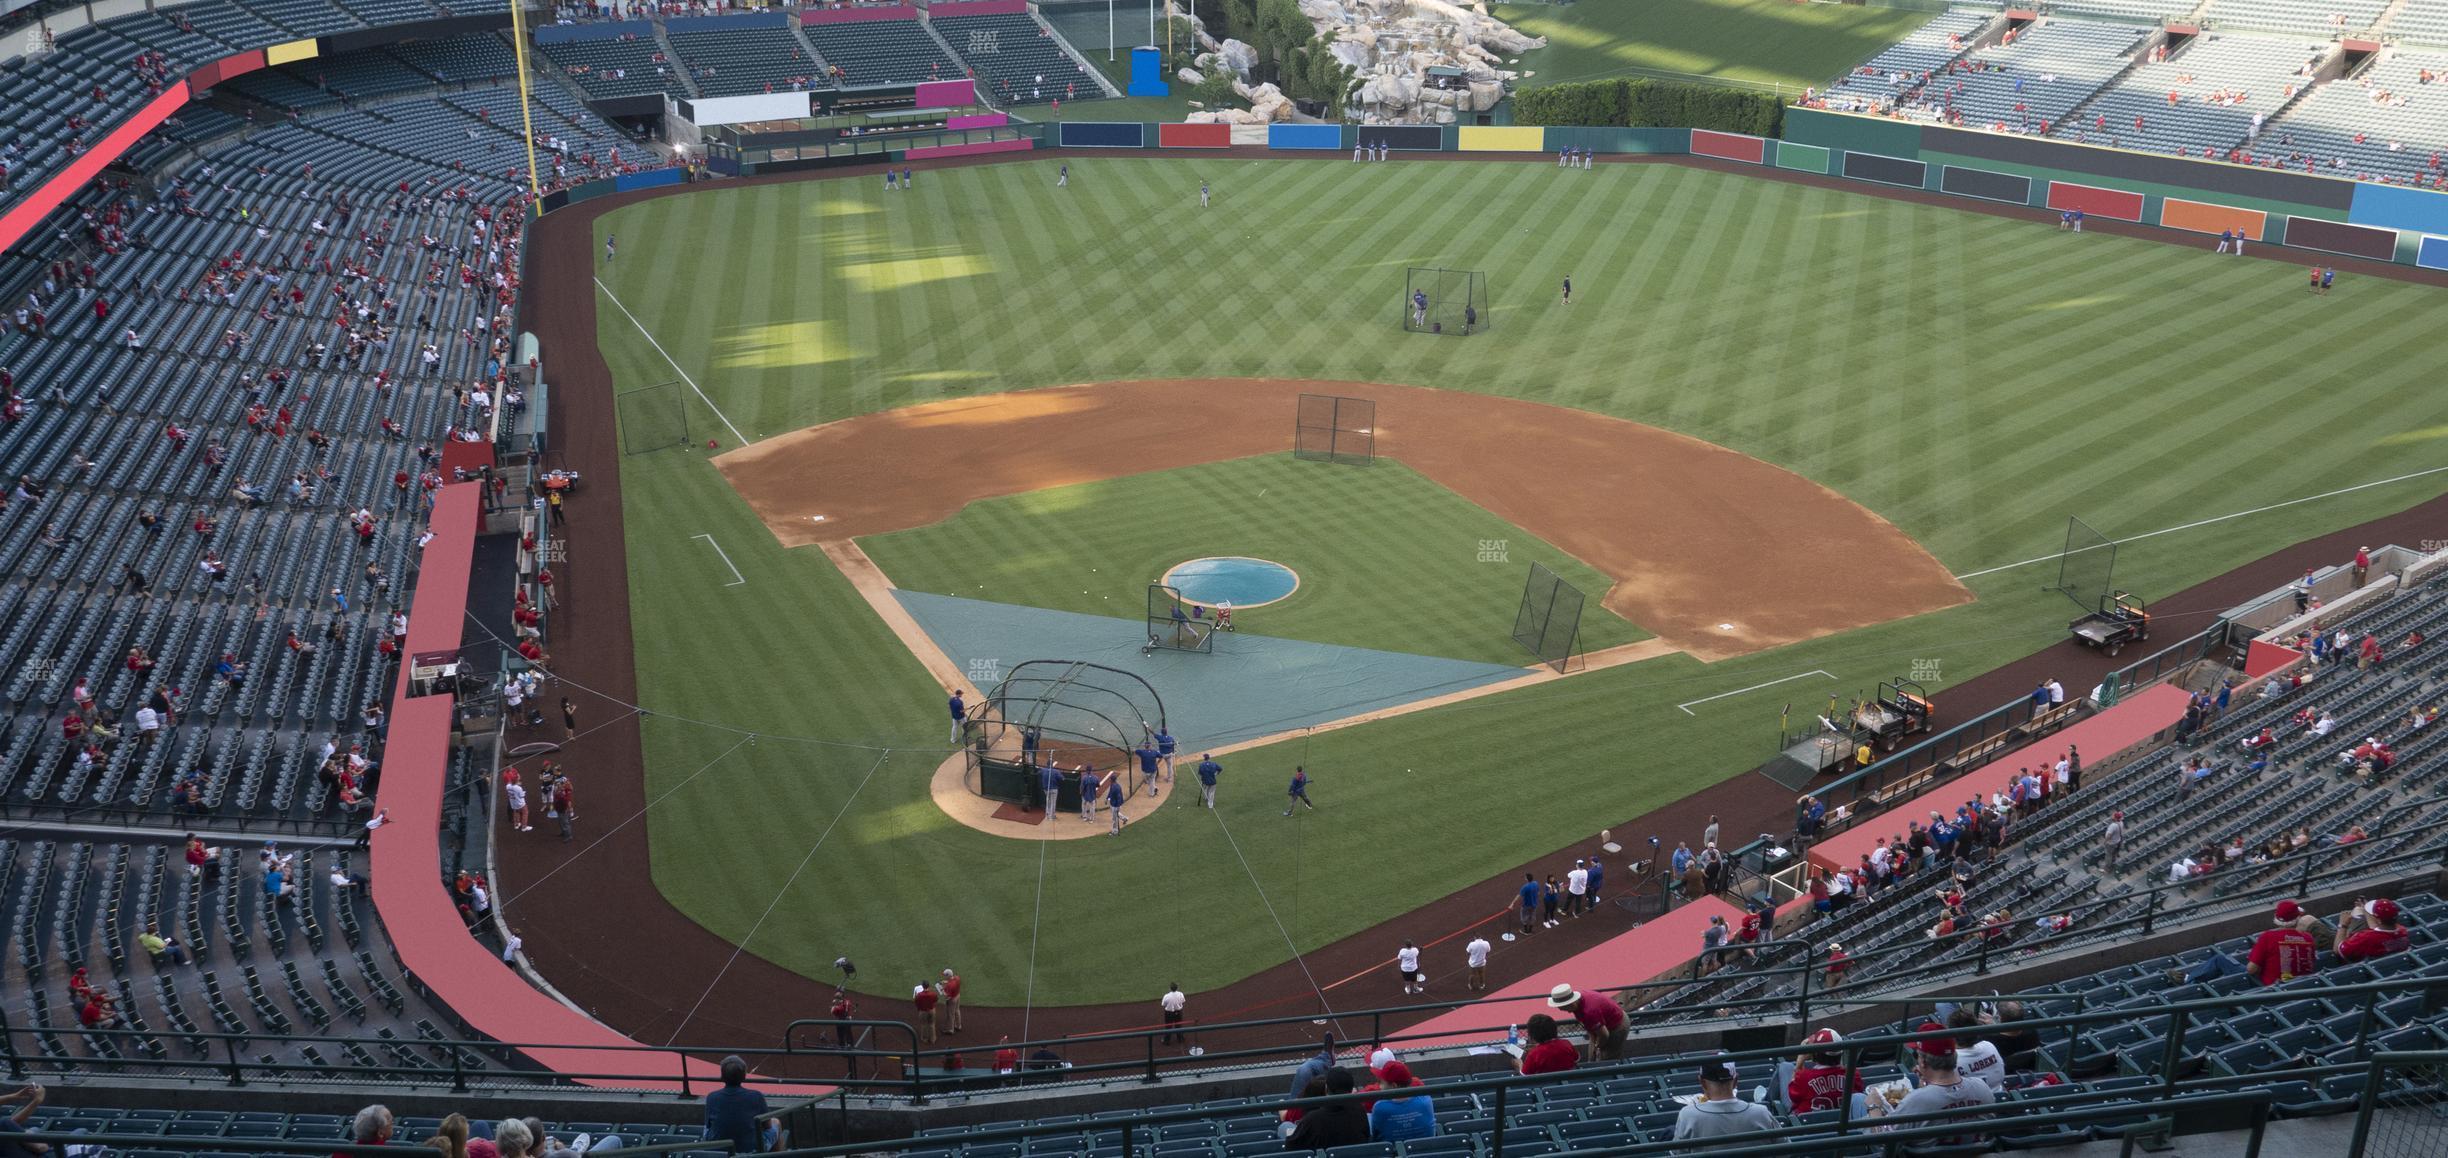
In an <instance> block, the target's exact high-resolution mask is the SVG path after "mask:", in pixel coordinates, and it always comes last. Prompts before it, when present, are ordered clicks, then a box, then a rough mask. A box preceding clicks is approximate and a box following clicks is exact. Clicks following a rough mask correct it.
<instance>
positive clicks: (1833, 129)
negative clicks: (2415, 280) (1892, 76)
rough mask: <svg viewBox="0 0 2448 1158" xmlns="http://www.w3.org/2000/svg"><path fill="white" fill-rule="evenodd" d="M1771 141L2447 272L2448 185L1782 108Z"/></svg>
mask: <svg viewBox="0 0 2448 1158" xmlns="http://www.w3.org/2000/svg"><path fill="white" fill-rule="evenodd" d="M1773 144H1774V145H1775V146H1776V147H1775V148H1774V149H1772V150H1771V151H1770V153H1769V157H1768V159H1767V160H1766V161H1765V162H1764V163H1766V164H1771V165H1775V166H1777V167H1779V168H1786V169H1798V170H1801V171H1804V172H1811V173H1825V174H1828V175H1831V176H1836V177H1844V178H1849V179H1852V180H1856V181H1863V182H1868V183H1872V184H1878V185H1886V186H1891V187H1903V188H1919V189H1922V190H1924V191H1927V192H1931V193H1941V194H1945V195H1948V196H1952V197H1963V198H1967V199H1972V200H1979V201H1988V202H1993V203H2004V204H2010V205H2027V206H2031V207H2033V208H2035V209H2054V210H2057V211H2059V212H2064V211H2067V210H2075V209H2079V210H2081V211H2082V212H2083V213H2084V214H2085V215H2087V216H2090V217H2094V218H2102V219H2108V220H2116V221H2130V222H2135V223H2139V224H2144V225H2156V226H2160V227H2162V228H2166V229H2176V230H2183V231H2185V232H2189V233H2199V234H2208V235H2212V236H2215V235H2217V234H2218V233H2220V232H2222V231H2229V230H2233V231H2240V232H2242V233H2243V234H2244V236H2246V237H2248V238H2251V239H2252V240H2255V241H2259V242H2263V243H2266V244H2279V245H2287V246H2291V247H2294V248H2298V249H2305V250H2310V251H2313V252H2315V253H2323V254H2341V255H2345V256H2351V257H2360V258H2366V259H2369V260H2374V261H2393V262H2399V263H2402V264H2408V265H2422V266H2425V267H2427V268H2434V269H2439V268H2448V240H2443V239H2448V194H2444V193H2436V192H2432V191H2430V190H2427V189H2414V188H2407V187H2404V186H2396V185H2375V184H2370V183H2367V182H2361V181H2348V180H2344V179H2341V178H2337V177H2323V176H2319V175H2317V174H2312V173H2290V172H2284V171H2280V170H2276V169H2267V168H2263V167H2260V166H2257V165H2237V164H2231V163H2228V162H2225V161H2210V160H2196V159H2191V158H2185V157H2170V156H2165V155H2162V154H2158V153H2144V152H2138V151H2136V150H2132V149H2111V148H2104V147H2101V146H2097V145H2082V144H2075V143H2072V142H2067V141H2053V140H2046V139H2042V138H2034V137H2025V136H2020V135H2017V134H2013V133H1988V132H1978V131H1973V130H1967V129H1955V128H1948V127H1946V126H1943V125H1924V124H1918V123H1915V122H1911V121H1898V120H1892V119H1889V118H1885V117H1872V116H1863V115H1860V114H1855V113H1835V112H1828V111H1826V110H1823V109H1805V108H1795V109H1788V110H1786V115H1785V138H1784V139H1783V140H1781V141H1777V142H1773ZM1694 151H1695V152H1698V151H1700V150H1698V149H1694ZM1712 155H1723V154H1722V153H1718V154H1712Z"/></svg>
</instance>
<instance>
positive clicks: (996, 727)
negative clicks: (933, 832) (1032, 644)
mask: <svg viewBox="0 0 2448 1158" xmlns="http://www.w3.org/2000/svg"><path fill="white" fill-rule="evenodd" d="M970 720H971V723H972V727H971V729H970V736H971V740H970V743H969V746H968V759H969V788H970V790H971V791H973V792H976V793H977V794H978V795H980V796H984V797H986V798H988V799H990V800H1001V801H1004V802H1006V803H1011V804H1019V805H1025V806H1031V807H1043V806H1045V805H1046V804H1048V803H1051V804H1052V805H1054V806H1055V807H1056V808H1057V809H1061V808H1072V807H1077V806H1078V804H1079V794H1080V792H1081V791H1083V790H1086V789H1092V788H1093V787H1094V786H1095V785H1096V784H1097V783H1098V782H1099V781H1100V780H1101V778H1102V777H1104V776H1105V775H1106V774H1108V773H1111V774H1112V775H1114V776H1116V777H1118V778H1120V779H1121V781H1122V790H1123V793H1124V795H1131V794H1134V793H1136V792H1138V790H1139V787H1140V784H1139V765H1138V762H1137V761H1136V760H1134V759H1132V758H1131V753H1132V750H1133V749H1135V748H1137V747H1138V746H1139V745H1140V744H1142V743H1145V742H1148V741H1149V740H1150V739H1151V738H1153V737H1154V736H1155V735H1156V733H1157V732H1159V731H1162V730H1164V727H1165V714H1164V700H1163V698H1162V697H1160V696H1158V695H1157V694H1156V689H1155V688H1152V687H1150V686H1148V682H1147V681H1146V680H1143V679H1140V678H1139V677H1138V676H1135V675H1132V674H1131V673H1129V672H1126V671H1123V670H1121V669H1119V668H1110V667H1106V666H1104V665H1102V664H1093V663H1088V662H1085V661H1082V660H1072V659H1032V660H1027V661H1024V662H1022V663H1020V664H1018V665H1016V666H1014V667H1013V668H1012V669H1011V674H1010V675H1008V676H1005V677H1004V678H1003V682H1001V683H999V684H996V685H995V686H994V690H993V691H991V692H988V693H987V695H986V702H985V703H983V704H981V705H979V706H978V708H977V710H975V711H973V712H972V713H971V714H970ZM1048 765H1051V766H1052V767H1053V768H1054V770H1055V777H1056V787H1055V795H1054V798H1053V799H1052V800H1051V801H1049V800H1047V799H1046V795H1045V778H1044V772H1043V769H1044V768H1045V767H1046V766H1048Z"/></svg>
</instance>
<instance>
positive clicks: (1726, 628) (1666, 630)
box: [714, 378, 1972, 660]
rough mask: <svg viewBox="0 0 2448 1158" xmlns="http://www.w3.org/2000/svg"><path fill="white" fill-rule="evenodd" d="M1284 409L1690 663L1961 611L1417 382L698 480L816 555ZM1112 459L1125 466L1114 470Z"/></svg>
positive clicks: (843, 443)
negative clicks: (1599, 583)
mask: <svg viewBox="0 0 2448 1158" xmlns="http://www.w3.org/2000/svg"><path fill="white" fill-rule="evenodd" d="M1302 394H1339V395H1345V396H1354V397H1361V398H1368V399H1372V400H1374V401H1375V402H1376V403H1377V420H1378V427H1377V430H1376V451H1377V453H1378V454H1380V455H1383V456H1386V457H1390V458H1395V459H1399V460H1401V461H1402V463H1403V464H1404V465H1406V466H1409V467H1410V468H1411V469H1413V470H1416V471H1418V472H1420V473H1421V474H1424V475H1426V476H1428V477H1429V478H1431V479H1434V480H1436V482H1438V483H1439V484H1441V485H1443V486H1444V487H1446V488H1447V489H1449V490H1452V491H1453V492H1455V493H1456V494H1459V495H1461V496H1462V497H1464V498H1466V499H1469V500H1471V501H1472V502H1475V503H1477V504H1479V505H1480V506H1482V507H1484V508H1486V509H1487V510H1488V511H1489V512H1491V513H1493V514H1495V515H1497V516H1498V517H1500V518H1503V519H1506V520H1509V521H1510V522H1512V523H1513V524H1514V525H1516V526H1519V527H1521V528H1522V529H1523V530H1525V531H1528V532H1530V533H1531V534H1533V535H1537V536H1539V537H1540V538H1543V539H1545V540H1547V541H1548V542H1549V543H1552V544H1554V545H1555V546H1557V547H1559V548H1562V549H1563V550H1565V551H1568V552H1570V553H1572V554H1573V555H1574V556H1575V557H1576V558H1578V559H1580V560H1581V561H1582V562H1584V563H1587V564H1589V565H1590V566H1592V567H1595V568H1597V569H1598V570H1600V571H1602V572H1604V573H1606V574H1607V575H1610V576H1612V577H1614V579H1615V586H1614V587H1613V588H1612V589H1610V590H1609V591H1608V592H1607V593H1606V597H1605V599H1604V604H1605V606H1606V608H1607V609H1608V610H1610V611H1613V612H1614V613H1616V614H1617V615H1620V616H1622V617H1624V618H1625V619H1627V620H1630V621H1631V622H1633V623H1636V624H1639V625H1640V626H1641V627H1643V628H1645V629H1647V630H1649V631H1650V632H1652V633H1654V634H1655V635H1657V636H1658V637H1659V638H1660V639H1663V640H1666V641H1667V642H1668V643H1669V644H1671V645H1672V646H1673V647H1674V648H1676V649H1677V650H1680V651H1684V652H1688V653H1690V654H1691V655H1693V656H1696V657H1698V658H1700V659H1704V660H1707V659H1721V658H1724V657H1726V656H1731V655H1741V654H1744V653H1747V652H1753V651H1760V650H1764V649H1766V648H1771V647H1777V646H1780V645H1783V644H1788V643H1793V642H1795V641H1798V640H1803V639H1809V638H1812V637H1814V636H1821V635H1831V634H1834V633H1836V632H1840V631H1850V630H1852V629H1854V628H1857V627H1866V626H1869V625H1871V624H1874V623H1884V622H1887V621H1888V620H1892V619H1902V618H1905V617H1907V616H1913V615H1919V614H1921V613H1923V612H1926V611H1934V610H1937V609H1939V608H1942V607H1951V606H1954V605H1956V604H1958V603H1965V602H1969V601H1970V600H1971V598H1972V596H1971V593H1970V592H1969V591H1967V590H1965V589H1964V587H1963V585H1962V584H1960V583H1957V582H1956V581H1955V580H1954V578H1953V576H1951V575H1950V574H1949V573H1948V571H1947V569H1946V568H1945V567H1942V566H1940V565H1939V563H1938V561H1937V560H1936V559H1935V558H1932V557H1931V556H1930V554H1929V552H1927V551H1924V550H1922V549H1921V546H1920V544H1918V543H1916V542H1914V541H1913V540H1912V539H1911V538H1909V537H1907V536H1906V535H1905V534H1904V533H1903V532H1902V531H1899V530H1897V529H1896V528H1895V527H1894V526H1893V525H1892V524H1890V523H1888V522H1887V521H1886V520H1885V519H1882V518H1880V517H1878V516H1877V515H1874V514H1872V513H1870V512H1869V511H1868V510H1866V509H1864V508H1863V507H1861V506H1860V505H1859V504H1857V503H1854V502H1853V501H1851V500H1849V499H1847V498H1845V497H1844V496H1843V495H1840V494H1837V493H1836V492H1835V491H1832V490H1829V489H1828V488H1826V487H1823V486H1821V485H1819V484H1817V483H1814V482H1812V481H1810V480H1809V479H1806V478H1803V477H1802V476H1800V475H1797V474H1794V473H1793V472H1791V471H1787V470H1783V469H1781V468H1778V467H1775V466H1771V465H1769V464H1767V463H1765V462H1761V461H1760V460H1758V459H1755V458H1752V457H1749V456H1748V455H1743V454H1738V453H1736V452H1734V451H1731V450H1728V449H1726V448H1724V447H1722V446H1717V445H1715V444H1712V443H1707V442H1702V441H1700V440H1699V439H1696V438H1688V437H1685V436H1683V435H1679V434H1675V433H1672V432H1670V431H1665V430H1660V429H1658V428H1656V427H1653V426H1643V425H1641V424H1639V423H1637V422H1627V421H1625V420H1623V419H1620V418H1609V417H1606V416H1604V415H1599V414H1592V413H1589V412H1588V411H1583V410H1571V409H1567V408H1565V407H1561V406H1550V405H1547V404H1545V403H1540V402H1525V401H1522V400H1519V399H1512V398H1497V397H1491V396H1489V395H1484V394H1466V393H1459V392H1455V391H1449V390H1431V389H1426V388H1423V387H1418V386H1389V385H1382V384H1374V383H1361V382H1314V381H1304V380H1293V379H1280V378H1227V379H1160V380H1155V381H1141V382H1104V383H1097V384H1093V385H1084V386H1063V387H1056V388H1052V389H1045V390H1024V391H1017V392H1013V393H1008V394H994V395H988V396H986V397H982V398H962V399H955V400H951V401H945V402H935V403H929V404H927V405H923V406H911V407H906V408H903V409H899V410H890V411H885V412H882V413H878V414H869V415H862V416H860V417H857V418H849V419H844V420H842V421H840V422H829V423H826V424H824V425H822V426H813V427H809V428H807V429H805V430H800V431H795V432H792V433H790V434H784V435H779V436H776V437H773V438H768V439H766V440H765V441H763V442H759V443H756V444H754V445H752V446H746V447H742V448H739V449H737V450H733V451H731V452H729V453H727V454H724V455H722V456H720V457H718V458H716V459H715V460H714V462H715V465H716V466H717V467H719V468H721V470H722V472H723V475H724V477H726V478H728V479H730V480H731V485H732V486H733V487H735V488H737V489H738V490H739V493H740V495H741V496H742V497H743V498H745V499H746V500H747V501H748V504H749V506H750V507H752V508H753V509H755V511H756V512H757V514H758V516H759V517H761V518H763V519H764V520H765V525H766V526H767V527H769V528H771V529H772V531H773V533H774V536H775V537H776V538H778V539H780V540H781V541H782V543H783V545H785V546H793V547H796V546H805V545H810V544H824V543H834V542H839V541H841V540H845V539H850V538H853V537H856V536H859V535H872V534H878V533H882V532H885V531H898V530H906V529H908V528H911V527H922V526H926V525H928V524H931V523H936V522H940V521H942V520H944V519H946V518H949V517H951V516H952V515H953V514H955V513H957V512H958V511H959V510H960V509H961V508H962V507H964V506H966V505H968V504H969V503H972V502H975V501H977V500H979V499H986V498H995V497H998V496H1002V495H1014V494H1023V493H1026V492H1029V491H1036V490H1043V489H1046V488H1048V487H1058V486H1069V485H1072V484H1075V483H1084V482H1094V481H1097V480H1100V479H1109V478H1117V477H1121V476H1124V475H1130V474H1140V473H1145V472H1148V471H1156V470H1167V469H1172V468H1176V467H1184V466H1193V465H1196V464H1199V463H1207V462H1220V461H1223V460H1226V459H1235V458H1247V457H1250V456H1252V455H1260V454H1279V453H1284V452H1286V451H1288V450H1289V449H1290V442H1291V433H1292V417H1293V413H1294V410H1295V407H1296V406H1297V405H1298V400H1299V396H1300V395H1302ZM1116 446H1128V447H1130V448H1131V453H1130V455H1129V456H1128V460H1127V461H1118V459H1120V458H1121V456H1117V455H1115V454H1113V453H1111V452H1112V449H1113V448H1114V447H1116ZM1319 469H1320V470H1328V469H1334V468H1332V467H1328V466H1325V465H1323V464H1321V465H1320V466H1319ZM819 516H821V518H819ZM1833 563H1841V565H1840V566H1837V565H1831V564H1833Z"/></svg>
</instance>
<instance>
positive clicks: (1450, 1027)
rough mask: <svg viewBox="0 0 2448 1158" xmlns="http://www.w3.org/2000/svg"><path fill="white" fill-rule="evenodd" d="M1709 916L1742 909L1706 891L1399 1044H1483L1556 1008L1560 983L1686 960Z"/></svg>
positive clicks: (1616, 981) (1641, 974)
mask: <svg viewBox="0 0 2448 1158" xmlns="http://www.w3.org/2000/svg"><path fill="white" fill-rule="evenodd" d="M1710 917H1724V918H1725V919H1726V924H1727V925H1728V926H1731V927H1740V926H1741V924H1742V917H1743V914H1742V910H1740V909H1737V908H1735V907H1734V906H1732V905H1729V904H1727V903H1725V902H1724V901H1722V900H1720V899H1718V898H1716V897H1704V898H1702V899H1700V900H1698V901H1694V902H1692V903H1691V904H1688V905H1685V906H1683V907H1682V908H1679V909H1674V910H1670V911H1669V912H1668V913H1667V914H1666V915H1665V916H1662V917H1659V918H1658V919H1657V920H1654V921H1651V922H1649V923H1648V924H1646V925H1642V926H1641V927H1639V928H1637V929H1634V930H1632V931H1631V932H1629V933H1625V934H1624V935H1622V936H1620V937H1615V938H1612V939H1610V940H1608V941H1607V942H1605V943H1604V944H1601V945H1599V946H1597V947H1595V948H1593V949H1590V950H1588V951H1587V952H1584V953H1581V954H1579V955H1577V956H1573V957H1568V958H1566V959H1564V960H1563V961H1561V962H1558V963H1557V964H1555V965H1553V966H1551V967H1549V968H1547V969H1543V970H1541V971H1539V972H1538V973H1537V974H1534V975H1532V976H1530V977H1527V978H1524V979H1522V980H1521V981H1519V982H1516V983H1514V984H1512V985H1507V986H1505V987H1504V988H1502V989H1499V990H1497V991H1496V992H1495V993H1494V994H1493V996H1495V997H1499V998H1519V999H1520V1000H1517V1001H1495V1002H1490V1003H1488V1004H1485V1005H1471V1006H1465V1007H1463V1008H1461V1009H1454V1010H1448V1011H1446V1012H1444V1013H1441V1014H1438V1015H1437V1016H1435V1017H1433V1018H1430V1019H1429V1020H1427V1021H1425V1022H1422V1023H1420V1024H1419V1025H1416V1026H1413V1027H1411V1028H1410V1029H1407V1030H1404V1031H1403V1033H1404V1037H1405V1040H1404V1041H1403V1042H1402V1043H1401V1046H1402V1048H1403V1049H1406V1050H1413V1049H1430V1048H1435V1047H1438V1046H1450V1045H1482V1044H1485V1043H1486V1042H1488V1041H1490V1040H1492V1039H1494V1038H1499V1037H1502V1036H1504V1031H1503V1030H1501V1029H1499V1030H1496V1031H1495V1032H1493V1033H1491V1032H1489V1030H1488V1027H1490V1026H1502V1025H1507V1024H1511V1025H1519V1024H1521V1023H1522V1022H1523V1021H1525V1020H1528V1019H1529V1017H1530V1015H1531V1014H1533V1013H1553V1012H1555V1011H1554V1010H1551V1009H1549V1008H1547V994H1548V993H1549V992H1550V991H1551V990H1553V989H1554V988H1555V987H1556V986H1557V985H1558V984H1559V983H1569V984H1571V985H1572V986H1573V987H1574V988H1576V989H1583V988H1595V989H1599V990H1602V991H1607V992H1612V991H1613V990H1616V989H1620V988H1623V987H1625V986H1629V985H1637V984H1639V983H1641V982H1644V981H1648V980H1651V979H1653V978H1655V977H1658V976H1660V975H1662V974H1665V973H1669V972H1672V971H1674V970H1675V969H1677V968H1680V967H1683V966H1687V965H1690V964H1691V962H1692V959H1693V958H1695V957H1698V956H1699V955H1700V934H1701V933H1702V932H1704V931H1706V930H1707V929H1708V924H1709V918H1710ZM1532 935H1533V936H1536V935H1537V934H1532ZM1557 1020H1559V1021H1569V1020H1570V1019H1569V1018H1558V1019H1557ZM1414 1034H1427V1035H1429V1036H1426V1037H1421V1038H1413V1037H1412V1036H1411V1035H1414Z"/></svg>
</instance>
